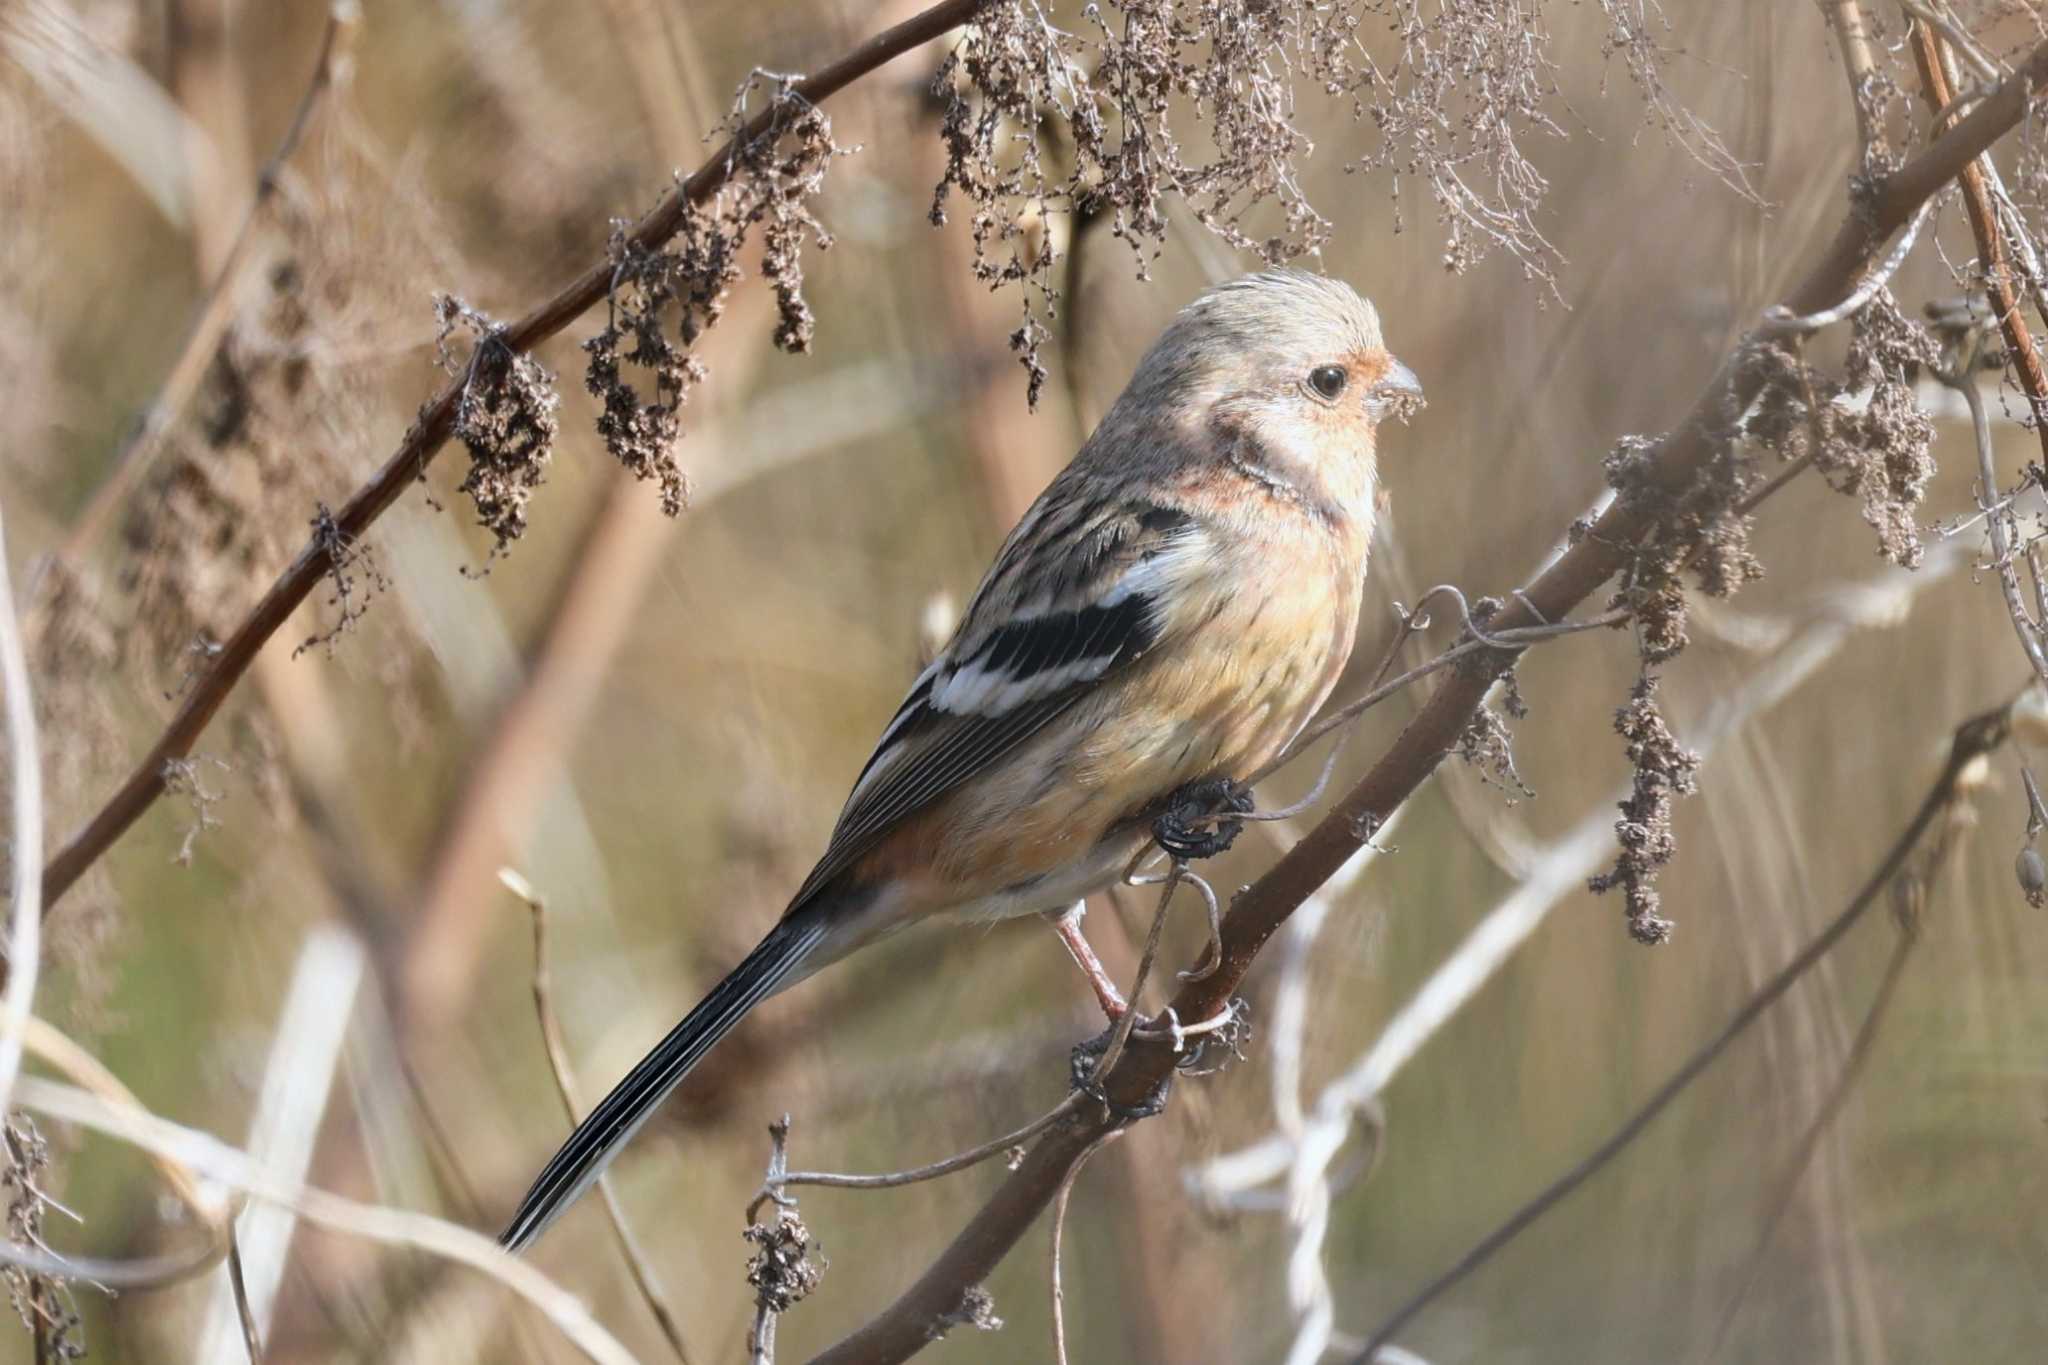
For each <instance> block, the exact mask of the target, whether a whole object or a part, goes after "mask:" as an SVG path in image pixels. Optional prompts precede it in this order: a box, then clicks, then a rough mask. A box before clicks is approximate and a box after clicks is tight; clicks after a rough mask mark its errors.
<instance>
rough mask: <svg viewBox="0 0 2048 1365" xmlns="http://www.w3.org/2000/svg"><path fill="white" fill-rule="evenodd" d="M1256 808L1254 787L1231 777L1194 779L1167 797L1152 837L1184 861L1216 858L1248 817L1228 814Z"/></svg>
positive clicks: (1244, 812)
mask: <svg viewBox="0 0 2048 1365" xmlns="http://www.w3.org/2000/svg"><path fill="white" fill-rule="evenodd" d="M1254 808H1255V807H1254V803H1253V801H1252V793H1251V789H1250V788H1249V787H1241V786H1239V785H1238V784H1237V783H1236V782H1235V781H1233V780H1232V779H1230V778H1227V777H1211V778H1205V779H1203V780H1202V781H1200V782H1190V783H1189V784H1188V785H1187V786H1185V787H1182V788H1181V789H1180V790H1179V791H1177V792H1175V793H1174V794H1173V795H1172V796H1170V797H1168V798H1167V801H1166V809H1165V810H1164V811H1162V812H1160V814H1159V816H1158V818H1157V819H1155V820H1153V822H1152V837H1153V838H1154V839H1155V840H1157V841H1158V844H1159V846H1160V847H1161V848H1163V849H1165V850H1166V851H1167V853H1168V854H1169V855H1171V856H1172V857H1173V858H1175V859H1177V860H1179V861H1181V862H1193V861H1194V860H1196V859H1198V858H1213V857H1215V856H1216V855H1217V854H1219V853H1221V852H1223V851H1224V850H1226V849H1228V848H1229V847H1230V846H1231V844H1232V843H1234V842H1235V841H1236V839H1237V836H1238V835H1240V834H1242V833H1243V832H1244V821H1242V820H1232V819H1229V818H1227V817H1229V816H1232V815H1250V814H1251V813H1252V811H1253V809H1254Z"/></svg>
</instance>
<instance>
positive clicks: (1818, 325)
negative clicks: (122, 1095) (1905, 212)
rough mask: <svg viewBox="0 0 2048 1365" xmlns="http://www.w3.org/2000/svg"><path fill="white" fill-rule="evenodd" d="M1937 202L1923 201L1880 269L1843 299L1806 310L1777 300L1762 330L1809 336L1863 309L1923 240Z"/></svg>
mask: <svg viewBox="0 0 2048 1365" xmlns="http://www.w3.org/2000/svg"><path fill="white" fill-rule="evenodd" d="M1934 205H1935V201H1934V200H1932V199H1929V200H1927V201H1926V202H1925V203H1923V204H1921V205H1920V209H1919V212H1917V213H1915V214H1914V215H1913V219H1912V221H1911V222H1909V223H1907V224H1906V231H1905V232H1904V234H1903V235H1901V236H1900V238H1899V240H1898V242H1897V243H1896V244H1894V245H1893V247H1892V249H1891V251H1890V253H1889V254H1888V255H1886V256H1885V258H1884V259H1883V260H1882V261H1880V262H1878V266H1877V269H1875V270H1873V271H1871V272H1870V274H1869V275H1867V276H1866V277H1865V278H1864V280H1863V283H1861V284H1859V285H1857V286H1856V289H1855V291H1854V292H1853V293H1851V294H1850V295H1849V296H1848V297H1847V298H1845V299H1843V300H1842V301H1841V302H1840V303H1837V304H1835V305H1834V306H1833V307H1831V308H1822V309H1819V310H1818V311H1816V312H1812V313H1806V314H1798V313H1794V312H1792V310H1791V309H1789V308H1786V307H1784V306H1782V305H1780V304H1773V305H1771V306H1770V307H1769V308H1766V309H1764V315H1763V321H1762V323H1761V324H1760V325H1759V328H1758V330H1759V331H1761V332H1762V333H1763V334H1764V335H1765V336H1767V337H1777V336H1806V335H1810V334H1812V333H1814V332H1818V331H1820V330H1821V329H1822V328H1824V327H1832V326H1834V325H1835V324H1836V323H1838V322H1841V321H1844V320H1845V319H1847V318H1849V317H1850V316H1851V315H1853V314H1855V313H1856V312H1858V311H1859V310H1861V309H1862V307H1863V306H1864V305H1865V304H1867V303H1869V302H1870V301H1871V300H1872V299H1874V298H1876V297H1877V291H1878V290H1880V289H1882V288H1884V287H1885V285H1886V284H1888V283H1890V282H1891V278H1892V276H1894V275H1896V274H1898V273H1899V267H1900V266H1902V265H1904V264H1905V263H1906V257H1907V256H1908V255H1910V254H1911V253H1912V250H1913V244H1914V243H1915V242H1918V241H1919V240H1920V229H1921V228H1923V227H1925V226H1926V224H1927V220H1928V219H1929V218H1930V217H1932V216H1933V214H1934Z"/></svg>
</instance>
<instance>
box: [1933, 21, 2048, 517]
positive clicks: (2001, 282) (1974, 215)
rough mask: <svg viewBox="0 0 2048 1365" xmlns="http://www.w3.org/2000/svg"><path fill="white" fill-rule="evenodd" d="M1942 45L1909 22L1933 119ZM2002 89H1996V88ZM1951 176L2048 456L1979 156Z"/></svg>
mask: <svg viewBox="0 0 2048 1365" xmlns="http://www.w3.org/2000/svg"><path fill="white" fill-rule="evenodd" d="M1943 48H1944V43H1943V40H1942V38H1941V37H1940V35H1938V34H1936V33H1935V31H1934V30H1933V29H1932V28H1930V27H1928V26H1927V24H1926V23H1924V22H1922V21H1921V20H1919V19H1917V18H1916V19H1915V20H1914V21H1913V61H1914V63H1915V65H1917V66H1918V67H1919V68H1920V82H1921V89H1922V90H1923V91H1924V92H1925V94H1926V96H1927V103H1928V107H1929V108H1930V109H1931V110H1932V111H1933V112H1934V114H1935V115H1936V116H1937V117H1940V116H1941V115H1943V114H1944V113H1945V112H1946V111H1947V109H1948V107H1949V104H1950V103H1951V101H1953V100H1954V98H1955V92H1954V91H1953V90H1952V89H1951V88H1950V86H1949V81H1948V72H1947V70H1946V67H1945V64H1944V62H1943V60H1942V55H1943ZM2033 65H2034V63H2033V62H2032V61H2029V62H2028V63H2027V67H2028V69H2029V70H2031V69H2032V68H2033ZM2007 84H2008V85H2009V84H2011V82H2007ZM2003 88H2004V87H2002V86H2001V87H2000V89H2001V90H2003ZM1994 98H1995V97H1994ZM1980 155H1981V154H1980ZM1956 180H1957V182H1958V183H1959V184H1960V185H1961V186H1962V190H1963V206H1964V208H1965V209H1967V210H1968V211H1969V216H1970V232H1971V235H1973V236H1974V237H1976V239H1977V260H1978V262H1979V263H1980V264H1981V265H1982V266H1983V267H1984V285H1985V288H1986V289H1988V290H1989V291H1990V294H1991V304H1992V308H1993V310H1994V311H1995V312H1996V313H1997V315H1998V325H1999V328H2000V330H2002V331H2003V332H2004V333H2005V344H2006V346H2007V347H2008V348H2009V349H2010V350H2011V351H2012V357H2013V361H2014V364H2015V366H2016V367H2017V369H2018V370H2019V379H2020V388H2021V389H2022V390H2024V391H2025V393H2026V395H2027V403H2028V405H2029V406H2031V407H2032V408H2033V410H2034V430H2035V434H2036V435H2037V436H2039V437H2040V440H2041V453H2042V454H2043V455H2044V456H2048V370H2043V369H2042V366H2041V353H2040V352H2039V351H2038V350H2036V349H2035V347H2034V338H2033V337H2032V335H2030V334H2029V332H2028V330H2027V320H2026V317H2025V316H2024V315H2023V314H2022V313H2021V312H2020V299H2019V293H2018V291H2017V290H2015V289H2014V288H2013V270H2012V263H2011V261H2009V260H2008V259H2007V258H2006V251H2005V234H2004V232H2003V231H2002V230H2001V229H2000V227H1999V224H1998V211H1997V209H1996V208H1995V207H1994V206H1993V205H1992V202H1991V193H1990V190H1989V189H1988V188H1987V186H1986V185H1985V181H1984V167H1983V166H1982V165H1981V164H1980V163H1979V159H1978V157H1975V156H1973V157H1971V158H1970V159H1969V160H1968V161H1966V162H1964V163H1963V166H1962V169H1961V170H1960V171H1959V172H1958V173H1957V175H1956ZM1984 496H1985V497H1986V498H1987V499H1990V500H1993V501H1995V500H1996V499H1997V497H1998V490H1997V489H1995V488H1987V489H1985V490H1984Z"/></svg>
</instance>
